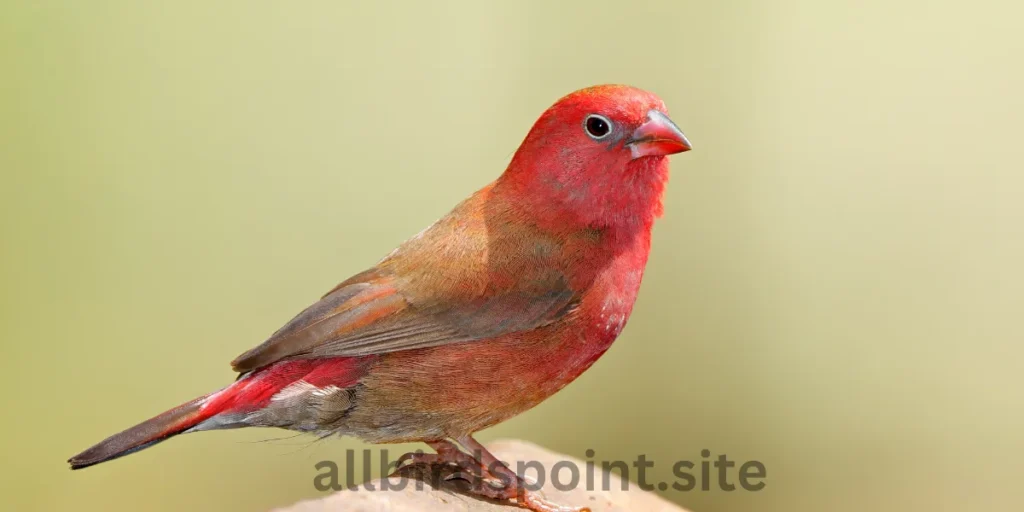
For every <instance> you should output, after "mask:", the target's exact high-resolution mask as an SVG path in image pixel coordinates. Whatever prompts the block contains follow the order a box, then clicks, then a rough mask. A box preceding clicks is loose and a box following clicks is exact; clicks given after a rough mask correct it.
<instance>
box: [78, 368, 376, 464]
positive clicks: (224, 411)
mask: <svg viewBox="0 0 1024 512" xmlns="http://www.w3.org/2000/svg"><path fill="white" fill-rule="evenodd" d="M366 361H367V360H366V359H365V358H350V357H336V358H329V359H297V360H292V361H286V362H282V363H278V364H274V365H271V366H268V367H266V368H261V369H259V370H255V371H252V372H249V373H245V374H242V375H241V376H239V378H238V380H236V381H235V382H234V383H232V384H231V385H230V386H228V387H226V388H224V389H221V390H220V391H217V392H214V393H210V394H209V395H205V396H201V397H199V398H196V399H195V400H192V401H190V402H186V403H184V404H181V405H179V406H178V407H175V408H174V409H171V410H169V411H167V412H165V413H163V414H161V415H159V416H156V417H155V418H152V419H149V420H146V421H144V422H142V423H140V424H138V425H136V426H134V427H132V428H129V429H128V430H125V431H124V432H121V433H120V434H114V435H112V436H110V437H108V438H106V439H104V440H103V441H100V442H99V444H97V445H96V446H93V447H92V448H89V449H88V450H86V451H84V452H82V453H79V454H78V455H75V456H74V457H71V459H69V460H68V463H70V464H71V469H81V468H84V467H88V466H92V465H94V464H99V463H101V462H106V461H108V460H111V459H116V458H118V457H123V456H125V455H128V454H129V453H134V452H137V451H139V450H142V449H143V448H149V447H150V446H153V445H154V444H156V443H159V442H160V441H163V440H166V439H168V438H170V437H173V436H176V435H178V434H183V433H186V432H198V431H202V430H218V429H225V428H238V427H246V426H264V427H271V426H273V427H286V428H287V427H289V425H292V424H293V423H295V422H296V421H299V420H300V419H301V418H302V417H303V415H304V414H305V412H304V408H303V407H302V405H303V402H301V401H300V402H299V403H298V405H297V406H296V405H295V404H293V403H292V402H289V401H284V402H281V403H280V404H279V407H281V409H279V410H278V411H277V412H278V414H277V415H272V416H271V417H270V418H261V416H260V411H262V410H263V409H265V408H266V407H268V406H272V405H273V404H272V402H273V397H274V396H275V395H276V394H277V393H278V392H280V391H281V390H283V389H285V388H286V387H288V386H290V385H292V384H295V383H297V382H299V381H301V383H302V384H303V386H302V387H301V390H300V391H305V392H307V393H309V394H311V395H313V396H314V397H315V398H317V399H319V400H323V399H324V395H323V394H322V393H323V390H322V389H320V387H323V389H333V390H340V389H344V388H348V387H350V386H352V385H353V384H355V383H356V382H357V381H358V379H359V377H360V375H361V373H360V372H361V371H362V369H363V368H364V367H365V363H366ZM340 396H341V397H343V398H345V399H346V402H344V403H346V404H348V402H347V399H348V394H347V393H341V394H340ZM293 398H301V397H298V396H296V397H293ZM335 405H337V404H335ZM289 406H292V407H289ZM345 411H347V409H340V410H338V411H337V412H338V413H339V414H343V413H344V412H345ZM278 416H280V417H278ZM300 430H302V429H301V428H300Z"/></svg>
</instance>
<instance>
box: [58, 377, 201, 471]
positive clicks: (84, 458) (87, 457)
mask: <svg viewBox="0 0 1024 512" xmlns="http://www.w3.org/2000/svg"><path fill="white" fill-rule="evenodd" d="M207 396H209V395H207ZM207 396H202V397H199V398H197V399H195V400H192V401H191V402H187V403H184V404H182V405H179V406H178V407H175V408H174V409H171V410H169V411H167V412H165V413H163V414H161V415H159V416H157V417H155V418H152V419H149V420H146V421H144V422H142V423H140V424H138V425H135V426H134V427H132V428H129V429H128V430H125V431H124V432H121V433H120V434H114V435H112V436H110V437H108V438H106V439H104V440H103V441H100V442H99V444H97V445H96V446H93V447H92V448H89V449H88V450H86V451H84V452H82V453H79V454H78V455H75V456H74V457H71V458H70V459H68V463H69V464H71V469H82V468H86V467H89V466H92V465H94V464H99V463H101V462H106V461H108V460H111V459H116V458H118V457H123V456H125V455H128V454H129V453H134V452H137V451H139V450H142V449H143V448H149V447H150V446H153V445H154V444H157V443H159V442H160V441H163V440H165V439H168V438H170V437H173V436H175V435H177V434H180V433H182V432H184V431H186V430H188V429H190V428H192V427H194V426H196V425H197V424H199V423H200V422H202V421H204V420H207V419H209V418H210V417H211V416H213V414H214V411H204V410H202V409H201V407H200V406H201V405H202V403H203V401H204V400H205V399H206V398H207Z"/></svg>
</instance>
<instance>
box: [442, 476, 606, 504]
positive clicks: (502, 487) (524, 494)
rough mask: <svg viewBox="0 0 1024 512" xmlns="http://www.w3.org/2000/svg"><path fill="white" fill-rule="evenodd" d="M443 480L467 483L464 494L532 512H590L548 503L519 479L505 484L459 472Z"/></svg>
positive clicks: (504, 482) (493, 479)
mask: <svg viewBox="0 0 1024 512" xmlns="http://www.w3.org/2000/svg"><path fill="white" fill-rule="evenodd" d="M445 480H446V481H450V480H464V481H466V482H468V483H469V486H468V489H466V492H469V493H472V494H476V495H478V496H483V497H485V498H490V499H492V500H499V501H512V502H515V503H516V504H517V505H519V506H521V507H523V508H526V509H529V510H531V511H533V512H590V509H589V508H587V507H567V506H563V505H558V504H556V503H552V502H550V501H548V500H547V499H545V498H544V496H543V495H542V494H541V493H540V491H531V490H529V489H528V488H526V487H525V485H524V484H525V483H526V482H525V481H524V480H523V479H522V478H521V477H520V478H517V480H516V482H514V483H507V482H506V481H505V480H503V479H502V478H500V477H497V476H494V475H489V476H481V475H479V474H477V473H470V472H464V471H459V472H455V473H452V474H450V475H448V476H447V477H446V478H445Z"/></svg>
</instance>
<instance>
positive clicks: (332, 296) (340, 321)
mask: <svg viewBox="0 0 1024 512" xmlns="http://www.w3.org/2000/svg"><path fill="white" fill-rule="evenodd" d="M551 284H552V286H551V287H550V289H548V290H546V291H543V292H540V293H538V291H536V290H534V291H524V290H510V291H507V292H505V293H501V294H498V295H494V296H490V297H486V298H479V299H477V300H472V301H468V302H463V303H459V304H452V305H449V306H448V307H444V306H441V305H440V304H437V303H434V304H431V305H428V306H426V307H424V306H417V305H415V304H414V301H412V300H410V299H409V298H408V297H406V296H404V295H403V294H402V292H401V291H400V290H399V289H398V288H396V286H395V280H394V279H391V278H387V277H376V278H375V279H373V280H371V281H362V282H360V281H357V282H352V283H349V284H345V285H344V286H341V287H339V288H337V289H335V290H334V291H332V292H331V293H329V294H328V295H326V296H324V297H323V298H322V299H320V301H318V302H317V303H315V304H313V305H312V306H310V307H308V308H306V310H305V311H303V312H302V313H300V314H299V315H298V316H296V317H295V318H294V319H292V320H291V321H290V322H288V323H287V324H285V326H284V327H282V328H281V329H279V330H278V331H277V332H275V333H274V334H273V336H271V337H270V338H269V339H268V340H267V341H265V342H263V343H262V344H260V345H259V346H258V347H256V348H254V349H252V350H250V351H248V352H246V353H244V354H242V355H241V356H239V357H238V358H236V359H235V360H234V361H232V362H231V366H232V367H233V368H234V369H235V370H236V371H239V372H247V371H250V370H254V369H256V368H260V367H262V366H266V365H268V364H270V363H273V362H275V361H278V360H280V359H283V358H296V357H328V356H363V355H369V354H384V353H387V352H395V351H399V350H410V349H415V348H425V347H433V346H437V345H444V344H448V343H459V342H465V341H472V340H478V339H485V338H491V337H495V336H499V335H502V334H506V333H510V332H517V331H524V330H529V329H533V328H536V327H539V326H543V325H546V324H548V323H551V322H553V321H555V320H557V319H558V318H560V317H561V316H562V315H564V314H565V313H566V312H568V311H569V310H571V309H572V306H573V305H574V304H575V303H576V301H577V294H576V293H575V292H573V290H571V289H570V288H569V287H568V286H567V284H566V283H565V281H564V280H558V281H555V282H552V283H551Z"/></svg>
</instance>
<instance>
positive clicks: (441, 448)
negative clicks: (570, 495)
mask: <svg viewBox="0 0 1024 512" xmlns="http://www.w3.org/2000/svg"><path fill="white" fill-rule="evenodd" d="M466 443H472V444H470V446H471V447H472V448H473V449H475V450H476V451H478V452H479V454H480V456H481V458H482V459H483V461H481V460H478V459H476V458H474V457H473V456H471V455H469V454H467V453H466V452H464V451H462V450H460V449H459V448H458V446H456V445H454V444H452V443H451V442H449V441H434V442H429V443H427V444H429V445H430V447H431V448H433V449H434V450H435V451H436V452H437V453H423V452H413V453H407V454H405V455H403V456H401V457H399V459H398V462H397V463H396V469H395V471H394V472H393V473H392V474H391V476H402V475H403V474H407V473H406V472H407V471H411V470H412V469H413V468H418V469H420V470H427V471H422V472H421V474H424V475H426V474H429V475H431V478H433V479H436V478H437V477H439V476H440V477H441V479H440V480H434V481H435V482H439V481H442V480H443V481H445V482H450V481H455V480H461V481H464V482H465V483H466V484H467V485H465V486H461V489H460V490H461V491H462V492H465V493H467V494H473V495H476V496H480V497H483V498H489V499H492V500H498V501H511V502H514V503H515V504H517V505H519V506H521V507H523V508H526V509H529V510H531V511H533V512H590V509H589V508H587V507H566V506H562V505H557V504H555V503H552V502H550V501H548V500H547V499H545V498H544V496H543V494H541V492H540V491H538V490H533V487H535V486H536V482H534V481H532V480H527V479H525V478H523V477H521V476H519V475H517V474H516V473H515V472H514V471H512V469H511V468H509V467H508V466H507V465H505V464H504V463H502V462H500V461H498V460H497V459H496V458H495V457H494V456H493V455H491V454H490V453H489V452H487V451H486V449H485V448H484V447H483V446H482V445H480V444H479V443H476V441H475V440H474V439H472V438H471V437H468V436H467V437H466V438H464V441H463V444H466ZM485 462H486V463H488V464H485Z"/></svg>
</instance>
